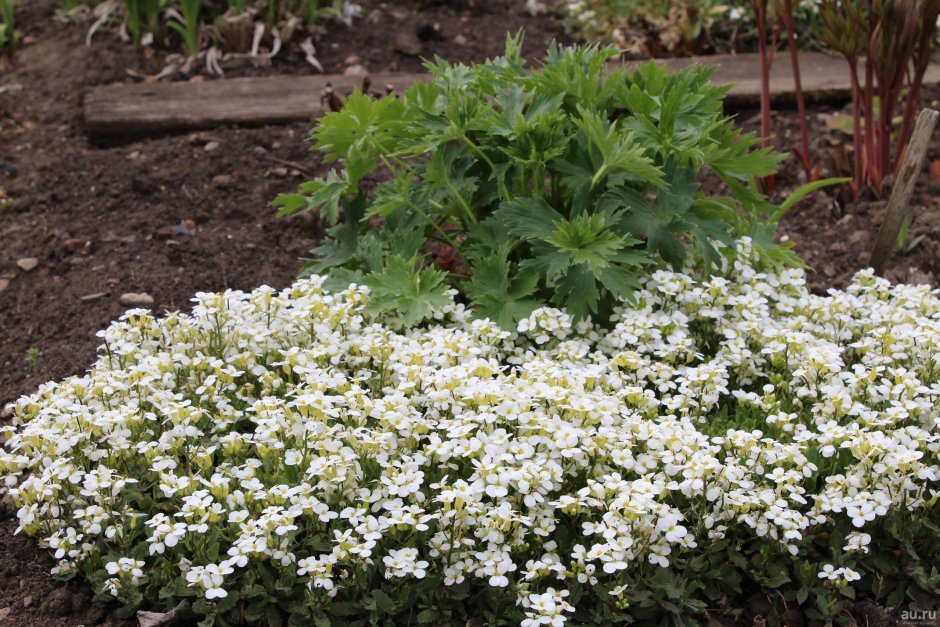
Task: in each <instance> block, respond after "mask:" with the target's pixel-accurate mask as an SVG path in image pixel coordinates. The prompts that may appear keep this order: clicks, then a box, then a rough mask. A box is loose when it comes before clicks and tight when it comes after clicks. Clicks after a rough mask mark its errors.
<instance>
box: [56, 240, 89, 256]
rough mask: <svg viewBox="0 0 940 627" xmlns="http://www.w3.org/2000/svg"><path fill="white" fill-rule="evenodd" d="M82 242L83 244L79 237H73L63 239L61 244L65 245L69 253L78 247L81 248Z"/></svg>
mask: <svg viewBox="0 0 940 627" xmlns="http://www.w3.org/2000/svg"><path fill="white" fill-rule="evenodd" d="M84 244H85V242H83V241H82V240H80V239H74V238H72V239H67V240H65V241H64V242H62V246H64V247H65V250H67V251H69V252H70V253H74V252H75V251H77V250H78V249H79V248H81V247H82V246H84Z"/></svg>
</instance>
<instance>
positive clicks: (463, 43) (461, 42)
mask: <svg viewBox="0 0 940 627" xmlns="http://www.w3.org/2000/svg"><path fill="white" fill-rule="evenodd" d="M454 43H455V44H457V45H458V46H466V45H467V44H468V43H469V42H468V41H467V38H466V37H464V36H463V35H462V34H458V35H457V36H456V37H454Z"/></svg>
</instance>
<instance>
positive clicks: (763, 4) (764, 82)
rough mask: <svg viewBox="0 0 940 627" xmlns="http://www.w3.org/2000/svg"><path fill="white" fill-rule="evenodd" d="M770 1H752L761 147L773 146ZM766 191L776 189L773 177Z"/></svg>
mask: <svg viewBox="0 0 940 627" xmlns="http://www.w3.org/2000/svg"><path fill="white" fill-rule="evenodd" d="M768 1H769V0H751V6H752V7H753V8H754V16H755V18H756V20H757V52H758V56H759V57H760V134H761V145H763V146H764V147H767V148H769V147H770V146H771V141H770V135H771V129H770V69H771V67H772V66H773V59H774V57H773V54H774V49H775V48H776V39H777V38H776V33H774V34H773V45H772V46H771V47H770V49H769V50H768V46H767V34H768V33H767V3H768ZM764 185H765V187H766V190H768V191H772V190H773V189H774V187H775V181H774V177H773V175H771V176H768V177H766V178H765V179H764Z"/></svg>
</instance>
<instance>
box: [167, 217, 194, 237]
mask: <svg viewBox="0 0 940 627" xmlns="http://www.w3.org/2000/svg"><path fill="white" fill-rule="evenodd" d="M187 222H188V223H189V224H187ZM190 224H193V222H192V220H184V221H183V222H180V223H179V224H174V225H173V227H172V228H171V229H170V232H171V233H172V234H173V235H189V234H190V233H191V231H190V229H189V225H190ZM193 226H195V224H193Z"/></svg>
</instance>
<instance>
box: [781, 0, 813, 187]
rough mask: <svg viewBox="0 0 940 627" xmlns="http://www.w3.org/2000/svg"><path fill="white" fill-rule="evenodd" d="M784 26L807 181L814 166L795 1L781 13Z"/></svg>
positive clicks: (787, 1) (786, 3) (786, 2)
mask: <svg viewBox="0 0 940 627" xmlns="http://www.w3.org/2000/svg"><path fill="white" fill-rule="evenodd" d="M780 15H781V17H782V19H783V23H784V26H786V28H787V43H788V45H789V48H790V66H791V67H792V69H793V87H794V90H795V92H796V110H797V112H798V113H799V116H800V150H801V151H802V153H803V155H802V158H801V159H800V162H801V163H802V164H803V171H804V172H805V174H806V180H807V181H809V180H811V179H812V176H813V175H812V166H811V165H810V158H809V129H808V124H807V118H806V102H805V99H804V98H803V81H802V80H801V78H800V58H799V54H798V53H797V47H796V26H795V24H794V20H793V0H784V3H783V10H782V11H780Z"/></svg>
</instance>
